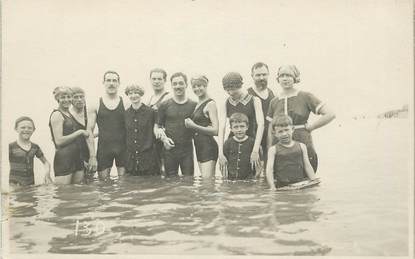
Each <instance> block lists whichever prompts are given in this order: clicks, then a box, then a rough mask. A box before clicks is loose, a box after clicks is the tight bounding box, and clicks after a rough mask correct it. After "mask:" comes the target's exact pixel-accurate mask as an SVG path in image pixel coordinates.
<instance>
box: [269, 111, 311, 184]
mask: <svg viewBox="0 0 415 259" xmlns="http://www.w3.org/2000/svg"><path fill="white" fill-rule="evenodd" d="M271 123H272V133H273V134H274V136H275V138H277V139H278V143H277V144H275V145H273V146H271V147H270V148H269V149H268V163H267V169H266V176H267V181H268V184H269V186H270V188H271V190H275V189H276V187H282V186H285V185H289V184H293V183H297V182H301V181H304V180H307V179H310V180H313V179H315V175H314V170H313V168H312V167H311V164H310V161H309V159H308V153H307V147H306V146H305V145H304V144H303V143H300V142H297V141H294V140H293V138H292V136H293V131H294V127H293V121H292V120H291V118H290V117H289V116H288V115H282V116H277V117H276V118H274V119H273V121H272V122H271ZM274 180H275V181H274Z"/></svg>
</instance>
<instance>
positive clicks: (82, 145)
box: [72, 107, 89, 162]
mask: <svg viewBox="0 0 415 259" xmlns="http://www.w3.org/2000/svg"><path fill="white" fill-rule="evenodd" d="M72 117H73V119H74V121H75V127H76V130H79V129H82V130H86V127H87V125H88V115H87V112H86V107H84V125H82V123H80V122H79V121H77V120H76V119H75V117H74V116H73V115H72ZM77 140H78V146H79V152H80V156H81V160H82V161H85V162H88V161H89V149H88V145H87V143H86V138H84V137H82V138H78V139H77Z"/></svg>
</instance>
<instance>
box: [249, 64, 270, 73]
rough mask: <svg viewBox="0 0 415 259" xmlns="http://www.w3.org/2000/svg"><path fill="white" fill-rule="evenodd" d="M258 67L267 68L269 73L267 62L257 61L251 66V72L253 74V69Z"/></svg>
mask: <svg viewBox="0 0 415 259" xmlns="http://www.w3.org/2000/svg"><path fill="white" fill-rule="evenodd" d="M260 67H266V68H267V70H268V73H269V68H268V65H267V64H265V63H263V62H257V63H255V64H254V65H253V66H252V68H251V74H254V70H255V69H257V68H260Z"/></svg>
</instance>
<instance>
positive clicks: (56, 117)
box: [50, 110, 64, 123]
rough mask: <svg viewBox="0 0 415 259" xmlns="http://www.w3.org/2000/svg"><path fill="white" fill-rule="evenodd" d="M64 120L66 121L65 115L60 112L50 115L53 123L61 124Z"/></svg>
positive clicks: (56, 111)
mask: <svg viewBox="0 0 415 259" xmlns="http://www.w3.org/2000/svg"><path fill="white" fill-rule="evenodd" d="M63 119H64V118H63V115H62V114H61V113H60V112H59V111H58V110H55V111H53V112H52V114H51V115H50V122H51V123H56V122H61V121H63Z"/></svg>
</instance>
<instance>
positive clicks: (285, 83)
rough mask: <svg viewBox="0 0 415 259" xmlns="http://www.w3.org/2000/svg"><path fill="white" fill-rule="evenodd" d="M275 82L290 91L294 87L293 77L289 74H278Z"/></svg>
mask: <svg viewBox="0 0 415 259" xmlns="http://www.w3.org/2000/svg"><path fill="white" fill-rule="evenodd" d="M277 81H278V83H279V84H280V85H281V87H282V88H283V89H290V88H292V87H293V86H294V77H293V76H292V75H290V74H285V73H284V74H280V75H279V76H278V77H277Z"/></svg>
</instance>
